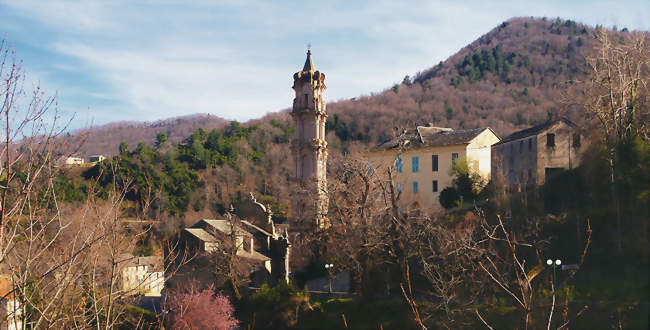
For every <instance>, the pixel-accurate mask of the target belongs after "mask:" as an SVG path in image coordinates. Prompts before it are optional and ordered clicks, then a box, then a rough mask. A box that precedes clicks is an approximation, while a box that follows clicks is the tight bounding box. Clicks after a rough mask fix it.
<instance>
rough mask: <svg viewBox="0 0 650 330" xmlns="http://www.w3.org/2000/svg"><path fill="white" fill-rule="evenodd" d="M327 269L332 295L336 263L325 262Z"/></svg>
mask: <svg viewBox="0 0 650 330" xmlns="http://www.w3.org/2000/svg"><path fill="white" fill-rule="evenodd" d="M325 270H326V271H327V278H328V279H329V282H330V295H332V293H333V291H332V274H333V272H334V264H325Z"/></svg>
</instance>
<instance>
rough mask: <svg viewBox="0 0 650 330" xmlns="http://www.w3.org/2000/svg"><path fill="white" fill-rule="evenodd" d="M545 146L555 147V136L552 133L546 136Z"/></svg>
mask: <svg viewBox="0 0 650 330" xmlns="http://www.w3.org/2000/svg"><path fill="white" fill-rule="evenodd" d="M546 146H547V147H555V134H553V133H548V134H546Z"/></svg>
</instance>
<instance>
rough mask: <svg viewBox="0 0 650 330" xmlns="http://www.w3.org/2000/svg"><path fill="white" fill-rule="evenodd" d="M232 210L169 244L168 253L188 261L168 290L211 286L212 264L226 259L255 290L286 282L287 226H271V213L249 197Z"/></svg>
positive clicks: (186, 230)
mask: <svg viewBox="0 0 650 330" xmlns="http://www.w3.org/2000/svg"><path fill="white" fill-rule="evenodd" d="M231 211H232V212H233V213H234V214H233V213H229V214H227V216H226V217H225V218H224V219H201V220H199V221H197V222H196V223H194V224H193V225H191V226H189V227H187V228H184V229H183V230H181V231H180V232H179V233H178V234H177V236H176V238H175V239H174V242H173V244H172V246H173V247H174V250H175V251H168V252H167V254H168V255H170V254H171V253H174V252H176V254H177V255H181V254H185V255H188V256H190V258H191V260H190V261H189V262H188V263H186V264H183V265H182V266H180V267H179V269H178V271H177V272H176V274H174V276H173V277H172V279H171V280H170V281H169V283H168V284H167V286H170V287H176V286H182V285H185V284H187V283H190V282H193V281H198V282H202V283H209V282H211V281H213V279H214V276H215V274H214V267H215V265H216V264H220V263H223V262H226V263H228V262H230V260H229V258H235V260H234V261H236V262H235V263H236V265H235V268H236V269H235V273H237V274H239V275H238V276H240V277H243V278H242V280H245V282H246V281H248V282H250V284H251V285H253V286H259V285H261V284H262V283H265V282H269V281H271V282H278V281H285V282H286V281H288V274H289V268H288V267H289V249H290V245H289V243H288V233H287V228H286V226H284V225H278V224H275V223H274V222H273V221H272V220H271V216H272V213H271V212H270V211H269V210H268V209H267V208H266V207H265V206H264V205H262V204H260V203H258V202H257V201H256V200H255V198H254V197H253V195H250V196H249V198H248V199H246V200H244V201H243V202H242V203H240V204H239V205H238V208H237V211H235V210H234V209H233V210H231ZM244 219H246V220H244ZM232 252H234V255H231V253H232ZM167 259H172V258H167ZM222 268H223V267H222Z"/></svg>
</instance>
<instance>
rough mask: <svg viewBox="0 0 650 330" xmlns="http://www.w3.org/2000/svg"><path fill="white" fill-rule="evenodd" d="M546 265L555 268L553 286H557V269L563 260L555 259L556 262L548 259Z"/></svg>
mask: <svg viewBox="0 0 650 330" xmlns="http://www.w3.org/2000/svg"><path fill="white" fill-rule="evenodd" d="M546 264H547V265H549V266H553V284H555V269H557V267H558V266H560V265H561V264H562V260H560V259H555V261H553V260H551V259H548V260H546Z"/></svg>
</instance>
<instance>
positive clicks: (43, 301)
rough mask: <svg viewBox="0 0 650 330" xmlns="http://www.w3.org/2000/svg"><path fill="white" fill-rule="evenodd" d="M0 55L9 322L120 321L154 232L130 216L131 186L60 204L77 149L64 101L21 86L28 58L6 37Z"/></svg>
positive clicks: (0, 188) (106, 324) (0, 210)
mask: <svg viewBox="0 0 650 330" xmlns="http://www.w3.org/2000/svg"><path fill="white" fill-rule="evenodd" d="M0 60H1V63H0V99H1V100H2V101H1V102H2V104H1V108H0V117H1V118H2V125H3V132H2V133H0V138H1V139H2V161H1V162H0V178H1V179H0V273H2V275H3V277H4V278H8V279H9V281H10V282H11V285H12V287H11V289H10V290H8V292H3V293H2V296H0V300H4V301H8V302H11V304H10V305H11V306H13V311H10V312H9V315H8V318H7V319H8V320H11V321H12V322H13V323H14V324H13V326H14V327H16V328H26V327H30V328H88V327H95V328H98V329H100V328H104V329H112V328H115V327H117V326H119V325H122V324H124V322H125V317H124V316H125V313H126V310H127V306H128V304H130V303H132V298H131V297H132V296H133V294H134V293H136V292H137V291H138V288H135V289H133V288H124V287H122V286H121V285H120V282H119V279H120V278H121V275H122V269H123V268H124V263H123V261H124V260H123V259H122V258H123V257H122V256H123V255H124V254H127V253H133V251H134V245H135V242H136V241H137V240H136V239H134V238H137V237H138V236H140V235H143V234H144V233H146V231H147V230H148V229H147V228H139V227H132V228H129V227H128V226H127V225H126V224H125V222H124V221H122V201H123V199H124V194H125V192H126V190H121V191H117V190H113V191H112V193H111V194H109V198H108V199H99V198H97V196H96V189H95V188H97V183H96V182H94V184H93V185H92V187H91V189H90V191H89V194H88V198H87V199H86V201H85V202H84V203H83V204H82V205H80V206H71V205H65V204H64V203H62V202H61V198H60V196H58V194H57V189H56V184H55V180H56V178H57V175H58V174H59V172H60V170H61V167H60V166H59V165H60V164H61V163H62V160H63V159H65V157H67V156H69V155H70V154H71V153H73V152H74V151H75V150H76V146H74V145H66V144H65V143H62V141H64V139H61V133H62V132H64V130H65V129H66V125H63V126H61V127H60V126H58V121H57V120H58V109H57V103H56V97H55V96H47V95H46V94H45V93H44V92H43V91H42V90H41V89H40V87H38V86H36V87H34V88H33V89H32V90H29V91H26V90H25V89H23V81H24V78H23V77H24V76H23V74H22V70H21V66H20V62H18V61H17V59H16V55H15V53H14V52H13V51H11V50H10V48H9V47H8V46H7V44H6V42H2V43H1V44H0ZM113 170H115V169H113ZM124 180H125V181H124V182H127V184H126V185H125V187H128V182H129V181H128V178H125V179H124ZM117 186H118V185H116V184H113V187H117ZM125 189H126V188H125ZM169 273H171V272H169V271H168V274H169ZM145 280H146V279H145ZM3 322H4V321H3Z"/></svg>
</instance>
